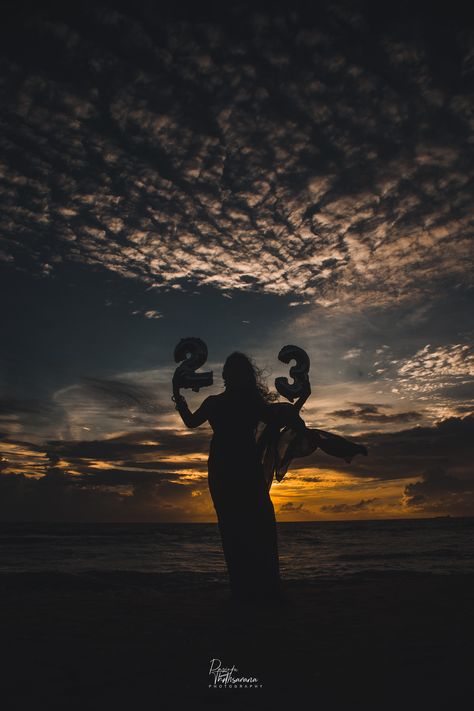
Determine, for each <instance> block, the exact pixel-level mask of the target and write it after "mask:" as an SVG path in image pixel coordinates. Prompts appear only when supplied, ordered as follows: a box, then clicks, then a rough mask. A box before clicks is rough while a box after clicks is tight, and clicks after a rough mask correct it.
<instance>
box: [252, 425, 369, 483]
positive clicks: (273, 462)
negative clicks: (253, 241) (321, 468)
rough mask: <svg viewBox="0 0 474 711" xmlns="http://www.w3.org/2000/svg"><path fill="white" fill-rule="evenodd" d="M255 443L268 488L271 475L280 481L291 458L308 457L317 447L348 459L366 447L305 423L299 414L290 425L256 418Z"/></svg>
mask: <svg viewBox="0 0 474 711" xmlns="http://www.w3.org/2000/svg"><path fill="white" fill-rule="evenodd" d="M257 444H258V447H259V451H260V456H261V459H262V464H263V472H264V477H265V481H266V483H267V486H268V488H269V489H270V487H271V485H272V482H273V479H274V478H275V479H276V480H277V481H282V479H283V477H284V476H285V474H286V472H287V471H288V468H289V466H290V464H291V462H292V460H293V459H297V458H299V457H307V456H308V455H309V454H312V453H313V452H314V451H316V449H318V447H319V448H320V449H321V450H322V451H323V452H326V454H330V455H331V456H333V457H339V458H340V459H344V461H346V462H348V463H350V462H351V461H352V459H353V457H355V455H356V454H363V455H365V456H367V449H366V448H365V447H364V446H363V445H361V444H356V443H355V442H350V441H349V440H347V439H344V437H340V436H339V435H334V434H331V433H330V432H325V431H324V430H318V429H310V428H308V427H306V425H305V423H304V421H303V420H302V419H301V417H298V418H297V419H296V420H295V421H294V423H292V424H291V425H289V426H285V427H283V428H282V427H281V425H280V423H278V422H276V423H272V422H270V423H268V424H265V423H264V422H259V424H258V427H257Z"/></svg>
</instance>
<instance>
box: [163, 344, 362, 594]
mask: <svg viewBox="0 0 474 711" xmlns="http://www.w3.org/2000/svg"><path fill="white" fill-rule="evenodd" d="M222 377H223V379H224V385H225V391H224V392H223V393H221V394H220V395H211V396H209V397H207V398H206V399H205V400H204V402H203V403H202V405H201V406H200V407H199V408H198V409H197V410H196V412H194V413H193V412H191V411H190V410H189V408H188V406H187V404H186V400H185V399H184V397H182V396H181V395H180V393H179V388H178V387H177V385H176V382H175V381H173V399H174V400H175V402H176V408H177V410H178V412H179V413H180V415H181V417H182V419H183V422H184V424H185V425H186V426H187V427H198V426H199V425H202V424H203V423H204V422H206V421H209V423H210V425H211V427H212V429H213V432H214V434H213V437H212V440H211V446H210V452H209V460H208V471H209V490H210V493H211V497H212V501H213V503H214V507H215V510H216V513H217V520H218V524H219V531H220V534H221V538H222V547H223V550H224V556H225V560H226V564H227V570H228V573H229V579H230V585H231V590H232V596H233V597H234V598H236V599H238V600H243V601H248V600H256V599H265V600H269V599H272V598H273V599H275V598H278V597H280V574H279V565H278V547H277V533H276V525H275V512H274V509H273V504H272V501H271V499H270V495H269V488H270V485H271V482H272V479H273V475H274V474H275V475H276V477H277V479H280V480H281V479H282V478H283V475H284V473H285V472H286V470H287V468H288V464H289V462H290V461H291V459H292V458H293V457H300V456H306V455H307V454H310V453H311V452H313V451H314V450H315V449H316V448H317V447H318V446H319V447H321V448H322V449H324V451H327V452H328V453H329V454H333V455H335V456H341V457H343V458H344V459H350V457H352V456H354V454H356V453H358V452H361V451H363V450H364V448H363V447H361V446H360V445H354V444H352V443H351V442H348V441H347V440H345V439H343V438H341V437H337V436H334V435H329V434H328V433H323V432H321V431H320V430H310V429H308V428H307V427H306V425H305V423H304V422H303V420H302V419H301V417H300V416H299V412H300V409H301V407H302V406H303V404H304V402H305V401H306V400H307V398H308V397H309V395H310V393H311V389H310V385H309V380H308V381H307V387H306V390H305V392H304V394H303V395H302V396H301V397H300V398H299V399H298V400H297V401H296V402H295V403H294V404H290V403H282V402H278V403H274V402H271V400H272V396H271V395H270V393H269V392H268V390H267V389H266V387H265V386H264V385H263V383H262V382H261V381H260V377H259V371H258V369H257V368H256V367H255V366H254V365H253V364H252V362H251V361H250V359H249V358H247V356H245V355H244V354H243V353H238V352H235V353H232V354H231V355H230V356H229V357H228V358H227V360H226V362H225V364H224V368H223V370H222ZM259 423H264V426H263V428H262V425H261V424H260V425H259ZM257 427H258V429H259V432H258V437H257ZM324 435H327V438H326V439H325V437H324ZM257 440H258V441H257ZM328 442H329V444H328Z"/></svg>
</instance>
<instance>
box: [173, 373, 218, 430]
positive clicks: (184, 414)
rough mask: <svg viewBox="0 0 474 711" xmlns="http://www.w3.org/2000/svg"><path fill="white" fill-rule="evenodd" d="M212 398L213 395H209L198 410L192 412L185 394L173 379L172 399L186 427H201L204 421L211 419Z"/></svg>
mask: <svg viewBox="0 0 474 711" xmlns="http://www.w3.org/2000/svg"><path fill="white" fill-rule="evenodd" d="M211 399H212V396H210V397H207V398H206V399H205V400H204V401H203V402H202V403H201V405H200V406H199V407H198V409H197V410H196V412H191V410H190V409H189V407H188V403H187V402H186V400H185V399H184V397H183V395H181V393H180V392H179V387H178V386H177V385H176V382H175V380H174V379H173V397H172V400H173V402H174V403H175V405H176V409H177V410H178V412H179V414H180V415H181V419H182V420H183V422H184V424H185V425H186V427H191V428H194V427H199V425H202V424H203V423H204V422H206V420H208V419H209V414H210V401H211Z"/></svg>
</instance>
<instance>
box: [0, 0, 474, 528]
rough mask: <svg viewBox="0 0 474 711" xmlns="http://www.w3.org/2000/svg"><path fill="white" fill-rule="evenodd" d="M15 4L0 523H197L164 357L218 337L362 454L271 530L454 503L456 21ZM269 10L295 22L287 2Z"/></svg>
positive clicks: (280, 513) (468, 119) (457, 427)
mask: <svg viewBox="0 0 474 711" xmlns="http://www.w3.org/2000/svg"><path fill="white" fill-rule="evenodd" d="M173 5H174V6H173V7H172V8H169V7H168V8H167V9H166V11H165V10H163V9H162V8H160V6H159V5H158V4H157V3H154V2H151V1H150V2H145V1H144V0H135V1H134V2H133V3H132V2H122V3H118V2H115V3H111V2H97V3H93V4H92V3H91V4H90V5H89V4H87V3H69V4H67V3H66V4H64V3H63V4H60V5H58V4H55V3H54V4H53V3H50V4H34V3H33V4H23V3H21V2H19V3H12V7H11V10H10V12H9V14H8V16H7V17H6V18H5V21H4V22H3V24H2V27H1V30H0V34H1V37H0V44H1V48H2V50H1V51H2V56H1V60H0V61H1V73H0V107H1V108H0V122H1V123H0V195H1V222H0V228H1V229H0V273H1V289H2V306H3V309H2V315H3V318H2V328H1V338H0V438H1V439H0V451H1V460H0V470H1V471H0V490H1V491H0V518H1V519H3V520H17V519H22V520H56V519H61V520H145V521H155V520H156V521H209V520H214V514H213V510H212V505H211V501H210V498H209V495H208V492H207V482H206V472H207V464H206V462H207V448H208V445H209V438H210V434H211V433H210V430H209V428H208V426H204V427H202V428H200V429H198V430H185V429H184V428H183V426H182V425H181V424H180V421H179V420H178V417H177V415H176V412H175V410H174V408H173V405H172V403H171V400H170V395H171V392H170V380H171V376H172V373H173V371H174V368H175V363H174V361H173V350H174V347H175V345H176V343H177V342H178V341H179V339H180V338H182V337H184V336H189V335H191V336H199V337H201V338H202V339H204V341H205V342H206V343H207V346H208V349H209V359H208V362H207V364H206V366H205V369H212V370H213V372H214V385H213V386H212V388H208V389H207V390H206V392H204V391H201V393H200V394H198V395H195V394H191V395H189V398H188V399H189V402H190V404H191V406H197V405H198V404H199V402H200V401H201V400H202V398H203V397H204V396H205V395H207V394H212V393H218V392H220V391H221V390H222V387H223V384H222V379H221V369H222V363H223V361H224V359H225V357H226V356H227V355H228V354H229V353H230V352H231V351H232V350H234V349H239V350H243V351H245V352H246V353H248V354H249V355H251V356H253V357H254V358H255V359H256V361H257V363H258V364H259V365H260V366H261V367H264V368H265V369H266V373H267V376H268V384H269V385H270V386H272V387H273V381H274V378H275V377H276V376H278V375H285V374H287V372H288V369H287V366H285V365H283V364H281V363H279V362H278V360H277V354H278V352H279V350H280V348H281V347H282V346H283V345H285V344H287V343H295V344H297V345H299V346H301V347H302V348H304V349H305V350H306V351H307V352H308V354H309V356H310V358H311V371H310V376H311V382H312V389H313V394H312V397H311V399H310V400H309V401H308V403H307V405H306V406H305V408H304V411H303V416H304V418H305V420H306V422H307V424H308V425H309V426H315V427H320V428H323V429H327V430H330V431H333V432H336V433H339V434H343V435H344V436H347V437H353V438H355V439H356V440H357V441H361V442H364V443H365V444H366V445H367V446H368V448H369V457H368V458H367V459H365V458H364V459H363V461H362V460H361V458H359V459H356V460H354V462H353V463H352V464H351V465H347V464H345V463H340V462H339V461H338V460H335V459H333V458H331V457H328V456H327V455H324V454H322V453H320V452H316V453H315V454H314V455H312V456H311V457H309V458H307V459H301V460H298V461H296V462H295V463H294V466H293V467H292V468H291V470H290V472H289V474H288V475H287V477H286V478H285V479H284V481H283V482H282V483H280V484H278V483H274V484H273V486H272V490H271V491H272V497H273V500H274V503H275V508H276V511H277V517H278V519H279V520H282V521H284V520H312V519H338V518H378V517H413V516H433V515H446V514H450V515H469V514H470V515H473V514H474V472H473V471H472V461H473V454H474V452H473V451H472V441H473V440H474V437H473V435H474V426H473V415H472V413H473V411H474V404H473V403H474V388H473V372H474V355H473V348H472V336H473V332H474V324H473V318H472V313H473V300H474V299H473V291H472V271H473V270H472V257H473V252H472V235H473V228H474V208H473V194H474V191H473V188H474V22H473V18H472V15H471V16H469V15H467V14H465V13H461V12H460V11H459V12H458V11H456V10H455V9H453V8H454V7H455V6H452V9H451V10H450V13H449V14H448V15H447V14H446V8H445V10H444V12H443V13H441V12H437V11H436V9H434V8H431V10H430V12H429V13H426V12H424V10H423V7H422V6H421V5H420V6H418V5H417V4H416V3H401V4H397V7H395V8H392V9H391V10H390V12H389V13H388V14H387V12H388V11H387V8H384V10H383V13H382V10H381V4H380V3H370V2H365V3H359V4H357V8H358V9H354V8H355V7H356V5H355V4H354V3H350V2H333V3H329V2H327V3H321V4H320V5H319V6H317V9H314V8H313V10H311V11H309V10H308V6H307V5H305V4H302V3H298V2H293V3H291V4H290V3H288V4H287V6H285V5H284V4H283V3H281V4H275V6H274V9H273V10H272V12H268V11H266V10H262V11H259V10H258V9H255V8H256V7H257V6H256V5H255V3H253V4H251V3H247V4H246V3H240V4H232V7H230V6H229V7H223V8H222V9H221V10H217V9H215V8H214V9H213V10H207V9H203V8H202V7H200V8H199V10H198V9H195V10H194V11H191V10H189V9H184V7H183V6H181V5H180V4H179V3H174V4H173ZM290 5H291V9H290Z"/></svg>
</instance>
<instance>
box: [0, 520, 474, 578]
mask: <svg viewBox="0 0 474 711" xmlns="http://www.w3.org/2000/svg"><path fill="white" fill-rule="evenodd" d="M277 526H278V537H279V551H280V567H281V573H282V578H283V579H285V580H299V581H306V582H309V581H311V580H318V579H321V578H324V577H331V578H334V577H343V576H350V575H355V574H360V573H368V572H369V573H371V572H391V571H405V572H415V573H416V572H419V573H425V574H426V573H432V574H443V575H449V574H453V573H468V572H474V518H435V519H416V520H414V519H412V520H387V521H380V520H379V521H338V522H326V521H325V522H309V523H303V522H302V523H278V524H277ZM52 572H54V573H69V574H82V573H85V574H87V573H88V574H93V573H136V574H138V573H140V574H146V573H148V574H154V575H155V576H156V575H158V576H159V577H161V576H163V578H164V579H166V580H167V581H168V583H169V584H173V582H174V583H176V584H184V583H186V584H191V583H200V582H206V581H207V582H211V583H212V582H216V583H217V582H224V581H225V580H226V571H225V563H224V559H223V554H222V551H221V547H220V538H219V532H218V529H217V525H215V524H199V523H194V524H193V523H183V524H173V523H121V524H116V523H93V524H91V523H36V524H25V523H16V524H15V523H3V524H0V573H3V574H8V573H52Z"/></svg>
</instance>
